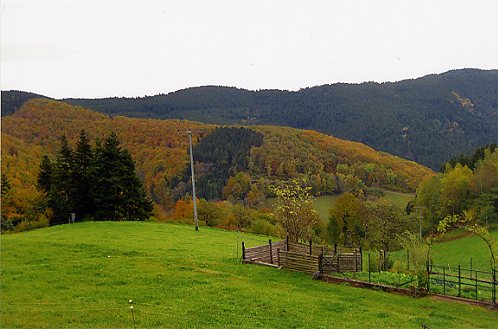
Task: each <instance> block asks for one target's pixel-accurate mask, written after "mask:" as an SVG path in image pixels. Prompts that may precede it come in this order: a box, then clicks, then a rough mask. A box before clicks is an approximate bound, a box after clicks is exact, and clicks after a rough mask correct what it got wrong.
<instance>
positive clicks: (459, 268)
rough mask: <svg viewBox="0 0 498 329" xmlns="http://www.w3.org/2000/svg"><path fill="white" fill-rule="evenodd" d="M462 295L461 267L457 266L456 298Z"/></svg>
mask: <svg viewBox="0 0 498 329" xmlns="http://www.w3.org/2000/svg"><path fill="white" fill-rule="evenodd" d="M461 294H462V276H461V267H460V265H458V297H460V296H461Z"/></svg>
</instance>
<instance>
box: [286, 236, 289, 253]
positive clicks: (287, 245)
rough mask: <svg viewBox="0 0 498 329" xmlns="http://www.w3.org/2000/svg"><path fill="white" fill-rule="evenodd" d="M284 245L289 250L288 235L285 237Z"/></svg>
mask: <svg viewBox="0 0 498 329" xmlns="http://www.w3.org/2000/svg"><path fill="white" fill-rule="evenodd" d="M285 246H286V248H287V249H286V250H287V251H289V236H287V237H286V238H285Z"/></svg>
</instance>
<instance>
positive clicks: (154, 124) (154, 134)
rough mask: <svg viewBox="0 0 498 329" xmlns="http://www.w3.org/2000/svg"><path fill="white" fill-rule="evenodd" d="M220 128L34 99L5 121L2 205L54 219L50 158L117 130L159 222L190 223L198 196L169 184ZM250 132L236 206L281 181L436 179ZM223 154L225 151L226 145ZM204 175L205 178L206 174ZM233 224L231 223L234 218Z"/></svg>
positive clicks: (351, 186) (298, 134)
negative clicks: (48, 205)
mask: <svg viewBox="0 0 498 329" xmlns="http://www.w3.org/2000/svg"><path fill="white" fill-rule="evenodd" d="M215 128H216V126H214V125H207V124H201V123H198V122H191V121H185V120H155V119H133V118H127V117H121V116H115V117H111V116H107V115H104V114H101V113H97V112H94V111H91V110H87V109H84V108H81V107H78V106H71V105H68V104H66V103H63V102H58V101H53V100H48V99H32V100H30V101H28V102H27V103H25V104H24V105H23V106H22V107H21V108H20V109H19V110H17V111H16V112H15V113H14V114H13V115H11V116H5V117H3V118H2V174H3V175H4V176H5V177H6V179H7V180H8V182H9V185H10V189H9V191H8V192H7V193H8V195H6V196H5V197H2V199H3V200H5V201H6V202H3V204H2V211H3V212H4V213H12V214H17V215H16V216H18V217H19V218H20V221H22V219H21V218H24V219H26V220H28V221H45V220H44V219H43V218H44V217H47V216H48V217H49V216H50V214H40V213H39V212H37V209H40V207H38V206H37V205H36V204H37V202H39V198H40V197H41V194H40V193H41V192H40V191H39V190H38V189H37V188H36V179H37V175H38V168H39V167H40V163H41V159H42V156H43V155H45V154H46V155H48V157H49V158H50V159H52V160H54V159H55V155H56V152H57V148H58V145H59V144H58V140H59V138H60V136H62V135H65V136H66V137H67V140H68V142H69V143H70V144H71V145H74V144H75V143H76V141H77V140H78V137H79V134H80V131H81V130H82V129H84V130H85V131H86V132H87V133H88V138H89V139H90V140H92V141H93V140H96V139H100V140H103V139H104V138H105V136H108V135H109V134H110V132H111V131H114V132H115V133H116V134H117V135H118V136H119V140H120V143H121V145H122V146H123V147H124V148H126V149H128V150H129V152H130V154H131V156H132V158H133V160H134V161H135V168H136V172H137V175H138V177H139V178H140V180H141V181H142V182H143V184H144V186H145V190H146V192H147V194H148V195H149V197H150V198H151V199H152V200H153V202H154V211H155V214H156V217H157V218H176V217H181V216H183V217H184V216H187V213H188V211H187V210H188V208H189V207H188V206H187V205H185V204H184V205H182V204H175V203H178V202H180V203H181V202H183V201H179V200H183V199H184V197H185V193H187V194H188V193H190V192H189V190H188V188H187V187H188V181H184V184H185V185H186V186H185V190H184V191H183V194H180V195H178V196H175V195H173V192H174V191H173V188H174V186H170V184H169V182H172V181H174V180H175V179H176V178H178V177H179V176H181V175H182V174H183V173H184V172H185V170H186V168H188V167H187V166H188V163H189V156H188V138H187V134H186V131H187V130H188V129H192V130H193V131H202V132H203V133H199V134H197V133H194V134H193V136H192V138H193V144H194V148H195V146H196V145H198V144H200V143H202V140H203V139H204V138H206V136H209V135H210V134H211V132H212V131H213V130H214V129H215ZM247 129H250V130H253V131H255V132H257V133H258V134H261V135H262V136H263V142H262V144H255V145H254V146H252V147H251V148H250V149H249V152H248V154H247V158H246V159H245V160H244V161H242V162H243V163H244V166H243V167H244V168H243V169H242V167H240V168H239V167H235V168H237V169H236V170H235V171H234V172H232V171H231V172H230V176H229V177H226V179H224V180H223V182H222V183H223V185H222V189H221V190H220V195H221V198H222V199H223V198H227V199H231V201H233V202H235V203H237V202H239V203H241V204H245V205H247V206H250V207H253V208H257V207H258V206H259V205H261V201H262V200H263V199H264V198H265V197H266V196H268V195H272V194H271V191H270V190H269V187H270V186H271V185H273V184H274V182H276V181H285V180H289V179H294V178H298V179H302V178H304V179H305V180H307V181H308V186H309V187H311V189H312V190H311V191H312V193H313V194H314V195H320V194H334V193H339V192H352V193H357V194H362V193H368V190H369V189H371V188H376V187H383V188H389V189H395V190H401V191H414V190H415V188H416V186H417V184H418V182H420V181H421V180H422V179H423V177H424V176H426V175H431V174H432V171H431V170H430V169H428V168H426V167H423V166H421V165H418V164H416V163H414V162H411V161H407V160H403V159H400V158H397V157H394V156H390V155H388V154H385V153H381V152H377V151H375V150H373V149H371V148H370V147H367V146H365V145H363V144H360V143H356V142H347V141H343V140H340V139H337V138H334V137H330V136H326V135H323V134H320V133H317V132H313V131H304V130H298V129H294V128H285V127H273V126H256V127H250V128H247ZM247 129H241V130H240V131H241V133H242V134H245V133H244V132H243V131H244V130H247ZM245 135H247V134H245ZM220 148H223V143H221V144H220ZM194 155H195V152H194ZM196 168H204V169H205V170H209V168H210V167H209V163H202V162H196ZM199 175H200V176H199V178H201V177H202V172H199ZM185 178H186V179H187V180H188V179H189V177H185ZM248 180H249V181H250V183H249V185H247V181H248ZM242 194H244V195H242ZM200 198H201V199H202V198H203V196H202V195H201V196H200ZM186 199H188V197H187V198H186ZM185 202H187V201H185ZM235 206H236V204H235ZM220 207H221V206H220ZM230 209H232V208H230ZM232 210H233V211H234V212H235V215H233V216H234V218H235V219H234V220H233V221H232V222H230V220H228V219H226V220H225V223H224V224H223V225H225V226H227V227H230V226H231V227H239V226H240V225H242V224H243V223H244V221H245V219H244V218H245V216H247V213H244V211H241V210H240V209H235V208H233V209H232ZM220 211H221V210H220ZM250 211H252V210H250V209H249V210H247V212H250ZM258 216H259V215H258ZM265 216H266V215H264V214H263V215H261V216H260V219H261V218H266V219H264V220H265V221H266V222H268V223H270V222H271V220H270V219H268V216H266V217H265ZM228 217H229V218H231V215H230V216H228ZM261 220H263V219H261ZM208 221H209V219H208ZM45 222H46V221H45ZM45 222H43V223H45ZM43 223H41V224H40V225H43ZM261 223H263V222H261V221H260V224H261ZM265 225H266V224H264V223H263V224H262V225H260V226H261V227H264V226H265Z"/></svg>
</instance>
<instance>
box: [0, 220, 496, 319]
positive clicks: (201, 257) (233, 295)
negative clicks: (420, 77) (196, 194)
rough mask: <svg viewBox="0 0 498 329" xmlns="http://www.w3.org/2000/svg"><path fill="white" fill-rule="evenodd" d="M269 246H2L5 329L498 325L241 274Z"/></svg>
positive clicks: (228, 238)
mask: <svg viewBox="0 0 498 329" xmlns="http://www.w3.org/2000/svg"><path fill="white" fill-rule="evenodd" d="M267 239H268V237H265V236H255V235H247V234H242V233H238V232H227V231H223V230H219V229H210V228H205V227H201V228H200V231H199V232H195V231H194V230H193V227H191V226H187V225H177V224H163V223H151V222H88V223H79V224H74V225H61V226H55V227H50V228H45V229H40V230H35V231H30V232H25V233H19V234H9V235H3V236H2V240H1V250H2V255H1V256H2V257H1V259H2V264H1V269H2V272H1V306H2V307H1V319H0V327H2V328H53V327H64V328H82V327H121V328H133V327H134V326H136V327H141V328H145V327H147V328H150V327H163V328H164V327H166V328H171V327H173V328H179V327H182V328H186V327H188V328H192V327H202V328H209V327H213V328H214V327H216V328H219V327H224V328H255V327H268V328H269V327H271V328H304V327H306V328H332V327H335V328H364V327H396V328H420V327H421V325H422V323H425V324H427V325H429V326H430V327H432V328H449V327H451V328H470V327H473V328H479V327H480V328H491V327H493V326H495V325H496V323H497V322H498V313H497V312H494V311H488V310H486V309H484V308H481V307H472V306H468V305H464V304H459V303H448V302H441V301H436V300H433V299H431V298H422V299H413V298H410V297H405V296H399V295H394V294H388V293H384V292H377V291H371V290H364V289H358V288H352V287H348V286H341V285H332V284H326V283H323V282H317V281H312V280H311V278H310V277H309V276H308V275H305V274H301V273H294V272H288V271H285V270H276V269H274V268H267V267H260V266H254V265H244V264H241V263H240V260H239V257H240V243H241V241H242V240H244V241H245V242H246V245H248V246H254V245H258V244H261V243H263V242H265V241H267ZM129 300H132V304H130V303H129ZM130 306H133V307H134V308H133V313H132V311H131V310H130ZM134 321H135V323H134Z"/></svg>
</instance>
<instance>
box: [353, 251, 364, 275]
mask: <svg viewBox="0 0 498 329" xmlns="http://www.w3.org/2000/svg"><path fill="white" fill-rule="evenodd" d="M355 261H356V260H355ZM360 272H363V250H362V249H361V246H360Z"/></svg>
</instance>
